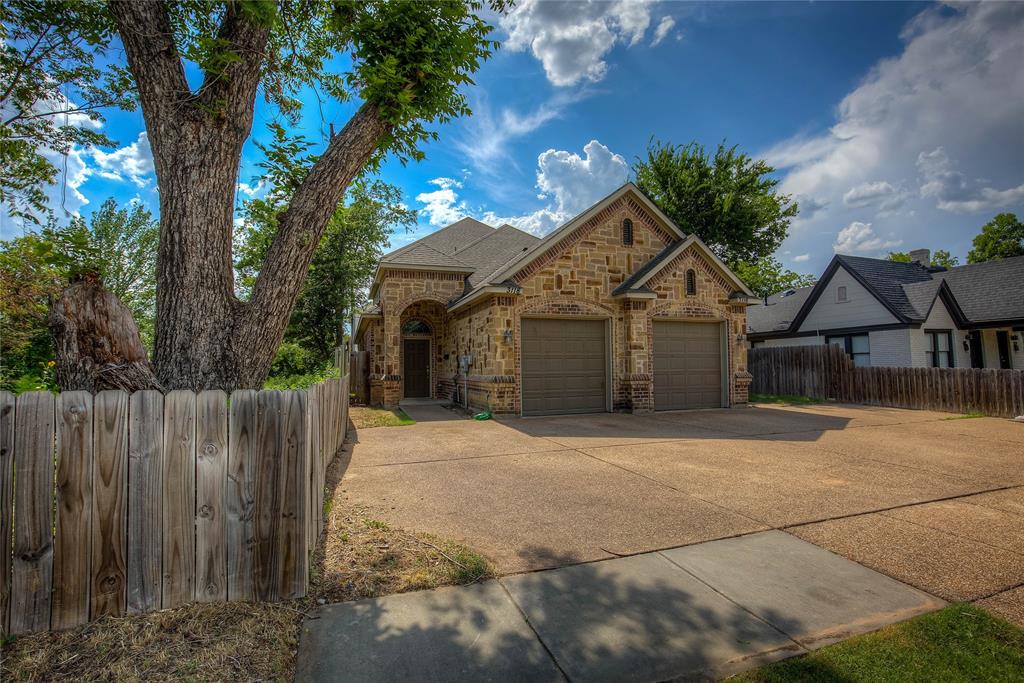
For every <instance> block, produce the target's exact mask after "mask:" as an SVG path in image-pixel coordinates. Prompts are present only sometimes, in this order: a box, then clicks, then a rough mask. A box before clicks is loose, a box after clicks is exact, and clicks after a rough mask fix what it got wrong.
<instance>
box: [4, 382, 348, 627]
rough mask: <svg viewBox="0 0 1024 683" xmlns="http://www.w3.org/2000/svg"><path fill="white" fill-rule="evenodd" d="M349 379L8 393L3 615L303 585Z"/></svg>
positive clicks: (76, 617) (17, 618)
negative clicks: (304, 385) (302, 385)
mask: <svg viewBox="0 0 1024 683" xmlns="http://www.w3.org/2000/svg"><path fill="white" fill-rule="evenodd" d="M347 424H348V378H347V377H343V378H341V379H332V380H327V381H325V382H323V383H322V384H318V385H316V386H314V387H311V388H310V389H308V390H304V391H303V390H300V391H249V390H246V391H235V392H232V393H231V394H230V396H229V395H228V394H225V393H224V392H223V391H203V392H200V393H198V394H196V393H193V392H191V391H172V392H170V393H168V394H166V395H163V394H161V393H159V392H156V391H140V392H136V393H134V394H128V393H125V392H123V391H103V392H100V393H98V394H96V395H95V396H94V395H92V394H90V393H88V392H83V391H73V392H67V393H63V394H57V395H53V394H50V393H47V392H32V393H27V394H22V395H20V396H18V397H17V398H15V397H14V396H13V395H12V394H10V393H7V392H2V393H0V467H2V469H0V502H2V505H3V509H2V514H0V539H2V540H3V552H2V554H0V625H2V626H3V630H4V631H5V632H7V633H12V634H18V633H27V632H30V631H42V630H46V629H50V628H52V629H61V628H68V627H71V626H77V625H79V624H83V623H85V622H88V621H91V620H93V619H96V618H98V617H101V616H103V615H108V614H109V615H119V614H124V613H141V612H147V611H150V610H155V609H162V608H167V607H175V606H177V605H181V604H184V603H187V602H191V601H193V600H195V601H199V602H213V601H223V600H263V601H274V600H283V599H289V598H297V597H301V596H303V595H305V593H306V589H307V587H308V581H309V558H310V554H311V552H312V550H313V548H314V547H315V545H316V542H317V538H318V537H319V535H320V530H321V528H322V526H323V501H324V476H325V471H326V468H327V465H328V464H329V463H330V460H331V459H332V457H333V456H334V454H335V453H336V451H337V450H338V448H339V447H340V446H341V444H342V442H343V441H344V438H345V431H346V426H347Z"/></svg>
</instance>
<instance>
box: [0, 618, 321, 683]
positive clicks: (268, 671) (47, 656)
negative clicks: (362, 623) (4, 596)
mask: <svg viewBox="0 0 1024 683" xmlns="http://www.w3.org/2000/svg"><path fill="white" fill-rule="evenodd" d="M301 619H302V613H301V611H300V605H299V604H298V603H289V604H256V603H245V602H235V603H220V604H210V605H195V604H194V605H187V606H185V607H179V608H176V609H171V610H165V611H163V612H151V613H150V614H143V615H135V616H127V617H117V618H112V617H105V618H103V619H100V620H99V621H95V622H93V623H91V624H87V625H85V626H82V627H79V628H75V629H70V630H67V631H60V632H58V633H35V634H31V635H27V636H20V637H17V638H12V639H11V640H10V641H9V642H8V643H6V644H5V645H4V648H3V663H2V665H0V671H2V672H3V675H2V678H3V680H5V681H55V680H76V681H227V680H245V681H280V680H288V679H290V678H291V677H292V671H293V669H294V667H295V652H296V648H297V646H298V636H299V622H300V620H301Z"/></svg>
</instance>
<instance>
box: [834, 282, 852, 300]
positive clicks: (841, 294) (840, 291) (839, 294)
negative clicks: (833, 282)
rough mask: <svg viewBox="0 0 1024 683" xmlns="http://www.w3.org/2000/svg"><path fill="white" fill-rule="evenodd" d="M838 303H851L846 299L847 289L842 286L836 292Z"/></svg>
mask: <svg viewBox="0 0 1024 683" xmlns="http://www.w3.org/2000/svg"><path fill="white" fill-rule="evenodd" d="M836 301H838V302H839V303H843V302H844V301H849V299H847V298H846V287H842V286H841V287H839V288H838V289H837V290H836Z"/></svg>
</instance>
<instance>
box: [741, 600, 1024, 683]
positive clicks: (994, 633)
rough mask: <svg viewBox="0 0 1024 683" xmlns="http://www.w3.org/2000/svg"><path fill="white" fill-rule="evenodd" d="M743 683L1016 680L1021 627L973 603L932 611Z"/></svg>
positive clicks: (1021, 675) (1022, 652) (1023, 676)
mask: <svg viewBox="0 0 1024 683" xmlns="http://www.w3.org/2000/svg"><path fill="white" fill-rule="evenodd" d="M730 680H731V681H742V682H744V683H794V682H797V681H800V682H803V681H806V682H808V683H810V682H811V681H814V683H819V682H831V681H835V682H836V683H838V682H839V681H842V682H843V683H853V682H855V681H864V682H865V683H866V682H868V681H871V682H874V681H901V682H903V681H906V682H908V683H914V682H918V681H919V682H921V683H925V682H928V683H930V682H932V681H1021V680H1024V630H1022V629H1020V628H1017V627H1016V626H1013V625H1011V624H1009V623H1008V622H1005V621H1003V620H1002V619H999V618H997V617H994V616H992V615H991V614H989V613H988V612H986V611H984V610H983V609H981V608H979V607H975V606H973V605H967V604H959V605H950V606H949V607H947V608H945V609H943V610H941V611H939V612H934V613H932V614H927V615H924V616H921V617H917V618H916V619H911V620H910V621H905V622H903V623H900V624H894V625H892V626H889V627H886V628H884V629H882V630H881V631H877V632H875V633H870V634H867V635H863V636H858V637H856V638H851V639H849V640H846V641H844V642H841V643H837V644H836V645H831V646H829V647H825V648H822V649H821V650H818V651H816V652H812V653H811V654H808V655H804V656H803V657H795V658H793V659H787V660H784V661H781V662H777V663H775V664H769V665H768V666H765V667H762V668H760V669H755V670H754V671H749V672H747V673H745V674H741V675H740V676H737V677H735V678H733V679H730Z"/></svg>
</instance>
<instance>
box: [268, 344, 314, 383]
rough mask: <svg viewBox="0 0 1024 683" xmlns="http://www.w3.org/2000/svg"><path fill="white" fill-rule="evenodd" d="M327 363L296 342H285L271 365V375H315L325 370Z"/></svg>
mask: <svg viewBox="0 0 1024 683" xmlns="http://www.w3.org/2000/svg"><path fill="white" fill-rule="evenodd" d="M326 370H327V364H326V363H324V362H323V361H322V360H319V359H317V358H316V357H315V356H314V355H313V354H312V353H311V352H309V351H308V350H306V349H304V348H302V347H301V346H299V345H298V344H295V343H294V342H283V343H282V344H281V346H280V347H279V348H278V349H277V355H276V356H274V362H273V363H272V364H271V365H270V376H271V377H290V376H293V375H314V374H317V373H321V372H325V371H326Z"/></svg>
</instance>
